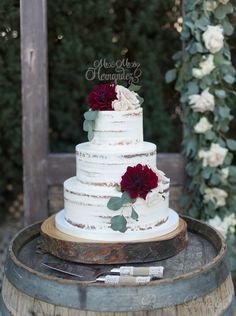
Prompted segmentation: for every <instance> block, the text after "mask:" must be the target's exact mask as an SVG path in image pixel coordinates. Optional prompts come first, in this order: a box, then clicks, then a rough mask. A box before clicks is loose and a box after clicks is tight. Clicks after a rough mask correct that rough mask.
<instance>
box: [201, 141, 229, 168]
mask: <svg viewBox="0 0 236 316" xmlns="http://www.w3.org/2000/svg"><path fill="white" fill-rule="evenodd" d="M227 153H228V149H227V148H224V147H221V146H220V145H219V144H215V143H212V144H211V147H210V149H209V150H200V151H199V153H198V157H199V158H200V159H202V164H203V167H207V166H210V167H218V166H220V165H222V164H223V162H224V160H225V157H226V155H227Z"/></svg>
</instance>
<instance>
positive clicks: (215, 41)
mask: <svg viewBox="0 0 236 316" xmlns="http://www.w3.org/2000/svg"><path fill="white" fill-rule="evenodd" d="M202 37H203V41H204V44H205V46H206V48H207V49H208V50H209V51H210V52H211V53H212V54H215V53H217V52H218V51H220V50H221V48H222V47H223V46H224V36H223V28H222V26H221V25H215V26H213V25H208V26H207V29H206V31H205V32H204V33H203V35H202Z"/></svg>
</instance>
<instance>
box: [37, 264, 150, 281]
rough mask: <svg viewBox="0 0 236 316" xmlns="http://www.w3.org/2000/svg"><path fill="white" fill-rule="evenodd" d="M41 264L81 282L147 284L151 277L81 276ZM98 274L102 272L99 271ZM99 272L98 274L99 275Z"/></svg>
mask: <svg viewBox="0 0 236 316" xmlns="http://www.w3.org/2000/svg"><path fill="white" fill-rule="evenodd" d="M42 265H43V266H45V267H47V268H49V269H52V270H55V271H58V272H61V273H64V274H68V275H71V276H73V277H77V278H78V279H79V280H80V281H82V282H89V283H96V282H102V283H105V284H111V285H116V284H119V285H132V284H133V285H135V284H136V285H137V284H140V285H142V284H147V283H149V282H150V281H151V280H152V279H153V277H151V276H131V275H105V276H100V277H98V276H91V277H88V276H82V275H80V274H77V273H74V272H70V271H66V270H62V269H60V268H58V267H56V264H54V265H52V264H48V263H45V262H43V263H42ZM100 274H104V272H101V273H100ZM100 274H99V275H100Z"/></svg>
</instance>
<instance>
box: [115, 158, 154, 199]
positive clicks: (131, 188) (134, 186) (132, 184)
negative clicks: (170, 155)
mask: <svg viewBox="0 0 236 316" xmlns="http://www.w3.org/2000/svg"><path fill="white" fill-rule="evenodd" d="M121 179H122V180H121V191H122V192H128V193H129V195H130V197H131V198H132V199H136V198H137V197H140V198H142V199H144V200H146V196H147V194H148V193H149V192H150V191H151V190H152V189H154V188H156V187H157V185H158V176H157V175H156V173H155V172H153V171H152V169H150V168H149V167H148V166H147V165H144V166H143V165H141V164H138V165H137V166H135V167H128V168H127V170H126V172H125V174H124V175H123V176H122V178H121Z"/></svg>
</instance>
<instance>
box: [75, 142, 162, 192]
mask: <svg viewBox="0 0 236 316" xmlns="http://www.w3.org/2000/svg"><path fill="white" fill-rule="evenodd" d="M100 147H101V148H100V149H99V150H98V149H97V148H96V149H94V148H93V146H91V144H90V143H89V142H87V143H82V144H79V145H77V146H76V177H77V179H78V181H79V182H81V183H82V184H87V185H89V186H90V187H93V186H96V187H98V186H99V187H114V186H116V185H119V184H120V181H121V176H122V175H123V174H124V173H125V172H126V169H127V167H129V166H135V165H137V164H139V163H140V164H142V165H148V166H149V167H150V168H152V169H155V168H156V145H155V144H153V143H148V142H142V143H140V144H137V145H135V146H128V147H125V146H111V147H110V150H109V151H108V150H107V148H106V150H103V148H102V146H100Z"/></svg>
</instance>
